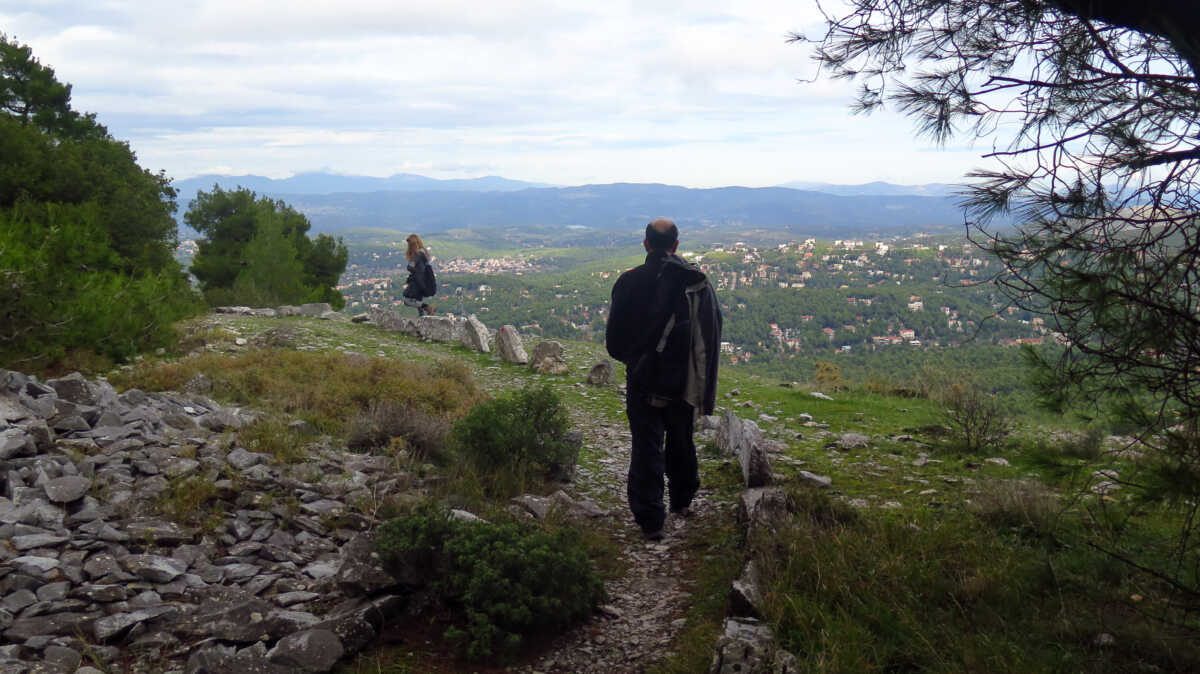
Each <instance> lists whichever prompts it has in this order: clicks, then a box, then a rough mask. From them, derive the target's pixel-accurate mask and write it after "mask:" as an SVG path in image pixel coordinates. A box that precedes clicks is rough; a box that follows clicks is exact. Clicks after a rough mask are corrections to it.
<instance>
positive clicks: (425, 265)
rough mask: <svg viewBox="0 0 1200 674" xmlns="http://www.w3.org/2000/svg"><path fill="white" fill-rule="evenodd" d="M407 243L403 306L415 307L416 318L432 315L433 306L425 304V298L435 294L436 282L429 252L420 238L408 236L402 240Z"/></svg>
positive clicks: (414, 235)
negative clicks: (406, 278)
mask: <svg viewBox="0 0 1200 674" xmlns="http://www.w3.org/2000/svg"><path fill="white" fill-rule="evenodd" d="M404 240H405V241H406V242H407V243H408V251H407V252H405V256H406V257H407V258H408V280H407V281H405V283H404V297H403V300H404V305H405V306H409V307H415V308H416V310H417V315H418V316H428V315H430V314H432V313H433V310H434V306H433V305H431V304H426V303H425V298H426V297H431V296H433V295H435V294H436V293H437V281H436V280H435V279H434V277H433V267H432V266H431V265H430V262H429V251H428V250H426V249H425V244H424V243H422V242H421V237H419V236H417V235H416V234H409V235H408V237H407V238H405V239H404Z"/></svg>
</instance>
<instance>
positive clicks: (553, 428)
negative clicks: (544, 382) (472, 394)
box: [451, 386, 571, 476]
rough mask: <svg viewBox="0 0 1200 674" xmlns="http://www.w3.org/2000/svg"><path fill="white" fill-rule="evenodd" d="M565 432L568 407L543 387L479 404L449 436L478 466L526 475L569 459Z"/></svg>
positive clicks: (555, 394) (490, 470)
mask: <svg viewBox="0 0 1200 674" xmlns="http://www.w3.org/2000/svg"><path fill="white" fill-rule="evenodd" d="M566 434H567V411H566V408H565V407H563V404H562V401H561V400H560V399H559V396H558V394H557V393H555V392H554V390H553V389H551V388H550V387H549V386H541V387H538V388H526V389H521V390H517V391H512V392H510V393H507V394H504V395H501V396H499V397H497V398H494V399H492V400H488V401H485V402H482V403H479V404H478V405H476V406H475V407H474V408H472V409H471V411H470V412H468V413H467V415H466V416H464V417H463V418H461V419H459V420H458V421H456V422H455V424H454V428H453V430H452V431H451V439H452V441H453V443H454V446H455V447H456V448H457V449H458V450H459V451H460V452H461V453H462V454H463V456H464V457H465V458H466V459H467V460H468V461H470V462H471V463H472V464H474V466H475V467H476V468H477V469H479V470H481V471H484V472H488V473H498V472H509V473H512V474H515V475H517V476H525V475H529V474H531V473H532V472H534V471H538V470H546V469H549V468H550V467H551V466H552V465H554V464H563V463H567V462H568V461H569V460H570V453H571V444H570V443H569V442H567V440H566Z"/></svg>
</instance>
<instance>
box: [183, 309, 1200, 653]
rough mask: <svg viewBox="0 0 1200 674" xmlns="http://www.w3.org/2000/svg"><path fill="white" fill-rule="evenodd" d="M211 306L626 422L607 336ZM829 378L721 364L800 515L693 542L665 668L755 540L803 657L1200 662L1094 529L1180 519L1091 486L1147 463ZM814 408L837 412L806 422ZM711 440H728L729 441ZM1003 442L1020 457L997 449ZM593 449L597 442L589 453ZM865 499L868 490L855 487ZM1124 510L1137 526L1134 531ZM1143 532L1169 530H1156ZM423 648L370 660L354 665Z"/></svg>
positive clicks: (226, 331)
mask: <svg viewBox="0 0 1200 674" xmlns="http://www.w3.org/2000/svg"><path fill="white" fill-rule="evenodd" d="M203 320H204V321H205V322H206V323H209V324H211V323H213V322H214V321H215V322H217V323H219V324H220V325H219V327H216V328H212V329H208V330H207V331H205V332H204V334H205V335H206V337H207V339H208V340H209V341H210V342H212V341H215V342H217V343H218V344H221V345H224V346H226V347H228V348H229V349H230V350H233V351H237V350H240V349H239V347H236V346H234V345H233V343H232V340H233V339H234V338H235V337H243V338H250V339H252V338H253V337H254V336H255V335H256V334H260V333H263V332H265V331H267V330H270V329H273V328H278V327H279V326H281V325H286V326H288V327H289V329H291V330H292V331H293V332H294V333H296V334H297V335H299V337H298V338H297V340H296V342H297V344H300V345H302V346H301V348H305V349H316V350H323V351H330V352H334V351H348V352H356V353H360V354H363V355H366V356H368V357H371V358H381V359H386V360H389V361H401V362H412V363H417V362H432V361H436V360H439V359H450V360H453V361H456V362H459V363H463V364H466V365H467V366H469V367H470V369H471V370H472V372H473V374H474V376H475V378H476V381H477V382H478V383H479V385H480V386H481V387H482V388H483V389H485V390H489V391H500V390H504V389H509V388H513V387H518V386H521V385H524V384H527V383H531V382H546V383H549V384H550V385H551V386H552V387H553V388H555V389H556V390H557V391H558V392H559V393H560V394H561V395H562V396H563V399H564V401H565V402H566V404H567V405H568V406H569V407H570V408H571V409H572V411H573V421H574V422H575V423H589V420H592V421H594V420H602V421H603V422H605V423H610V424H616V425H620V424H623V414H622V401H621V399H620V396H619V394H618V392H617V391H616V389H615V388H612V389H608V390H602V391H597V390H596V389H594V388H591V387H586V386H581V385H579V382H580V381H582V379H583V378H584V377H585V376H586V372H587V369H588V368H589V367H590V366H591V365H592V364H593V363H594V362H595V360H596V359H597V358H598V357H601V356H602V355H603V352H602V349H603V347H602V346H600V345H597V344H590V343H574V342H568V343H566V346H567V356H568V361H569V364H570V367H571V372H572V374H571V375H570V376H566V377H556V376H541V375H537V374H536V373H533V372H532V371H531V370H530V369H529V368H526V367H519V366H515V365H510V364H507V363H502V362H500V361H499V360H498V359H497V358H495V356H494V355H484V354H476V353H473V352H470V351H468V350H466V349H465V348H462V347H459V346H448V345H441V344H430V343H423V342H420V341H417V340H413V339H409V338H405V337H400V336H396V335H391V334H387V333H382V332H380V331H378V330H375V329H374V328H371V327H368V326H360V325H353V324H342V323H333V322H323V321H316V320H311V319H297V318H292V319H256V318H245V317H230V316H222V317H219V318H218V317H211V316H210V317H206V318H205V319H203ZM185 362H186V361H185ZM620 370H621V368H620V367H618V375H619V376H620V375H621V374H622V373H621V372H620ZM735 390H736V394H734V391H735ZM830 393H832V395H833V397H834V398H835V400H833V401H824V400H819V399H817V398H814V397H813V396H811V395H810V394H809V387H807V386H802V387H799V388H794V387H784V386H782V385H780V383H779V382H774V381H771V380H769V379H766V378H763V377H759V376H754V375H749V374H745V373H743V372H739V371H736V370H726V371H724V372H722V378H721V388H720V395H721V398H720V403H719V404H723V405H725V406H727V407H729V408H730V409H732V410H734V411H735V412H736V413H737V414H739V415H740V416H743V417H745V418H750V419H760V416H759V415H761V414H765V415H769V416H770V417H775V418H776V419H777V420H778V421H769V420H762V421H760V423H761V425H762V426H763V427H764V430H765V431H766V435H767V437H768V438H771V439H773V440H775V441H777V442H779V443H781V444H782V446H783V447H784V452H783V454H782V455H780V456H778V457H777V458H776V460H775V462H774V467H775V469H776V472H777V473H778V474H779V475H780V476H781V478H782V484H783V485H784V486H785V488H787V489H789V490H790V492H791V493H792V496H793V507H794V510H795V512H796V516H795V519H794V522H793V525H792V526H791V527H790V528H789V529H788V530H787V531H786V532H785V535H782V536H778V537H775V538H774V539H772V540H770V541H750V546H749V548H746V549H737V548H736V547H735V543H736V538H737V537H736V534H734V533H733V530H732V529H731V528H729V529H722V530H720V531H715V532H711V540H709V541H707V542H703V541H693V542H692V544H693V545H698V546H702V545H707V546H709V547H707V548H705V550H708V551H709V553H708V554H707V555H701V556H703V557H704V558H705V559H704V561H703V562H701V563H699V564H697V565H696V566H694V567H692V568H689V569H688V573H689V574H692V578H691V579H690V580H691V581H692V582H693V587H694V588H695V590H694V591H695V593H696V594H695V609H694V610H693V613H692V615H690V616H689V627H688V629H687V630H686V631H685V634H684V637H683V638H682V639H681V643H680V644H679V645H678V646H679V648H678V649H677V650H678V655H677V656H676V658H675V659H674V660H672V661H670V662H668V663H667V664H665V665H663V666H662V667H660V668H659V671H663V672H671V671H674V672H685V671H697V668H698V667H704V666H706V663H705V659H706V657H708V655H709V654H711V646H712V642H713V639H714V638H715V635H716V628H717V625H719V621H720V617H721V616H722V615H723V612H724V609H725V592H726V589H727V587H728V580H729V578H730V577H731V575H733V574H736V572H737V570H738V567H739V566H740V561H738V560H740V559H741V558H742V556H743V555H745V554H746V553H747V552H748V553H749V554H751V555H752V556H754V557H755V558H757V559H758V560H759V561H760V563H761V564H762V566H763V568H764V571H765V573H766V576H767V579H768V583H769V586H770V591H769V592H768V603H767V617H768V618H769V619H770V620H771V622H772V623H773V624H774V625H775V626H776V627H777V629H778V632H779V635H780V638H781V640H782V641H783V643H784V645H785V646H787V647H789V648H791V649H792V650H793V651H794V652H796V654H797V655H798V656H799V657H800V659H801V662H802V664H803V668H804V670H805V671H821V672H825V671H830V672H833V671H836V672H858V671H876V670H884V671H939V672H959V671H979V672H994V671H1045V672H1054V671H1097V672H1099V671H1180V672H1182V671H1197V670H1198V669H1200V656H1198V655H1197V653H1196V647H1195V645H1194V644H1193V643H1192V641H1191V640H1190V639H1189V638H1188V636H1189V635H1190V633H1188V632H1185V631H1182V630H1180V629H1178V628H1177V627H1175V626H1171V625H1169V624H1166V623H1162V622H1158V621H1157V618H1158V617H1168V618H1177V617H1178V616H1179V614H1178V613H1173V612H1171V611H1169V610H1167V608H1166V605H1167V602H1168V600H1169V599H1170V597H1171V596H1170V594H1169V593H1168V592H1167V591H1166V589H1165V588H1164V587H1163V586H1162V584H1161V583H1157V582H1154V581H1153V580H1151V579H1149V578H1147V577H1145V576H1134V575H1132V574H1131V573H1130V570H1129V567H1128V566H1126V565H1123V564H1119V563H1116V562H1114V561H1113V559H1112V558H1111V557H1109V556H1107V555H1105V554H1102V553H1100V552H1098V551H1097V550H1096V549H1094V548H1093V547H1091V546H1089V542H1099V543H1100V544H1104V543H1105V542H1106V541H1110V540H1116V541H1123V543H1122V544H1130V543H1131V541H1132V544H1134V545H1136V544H1137V543H1138V542H1139V539H1138V537H1140V536H1141V534H1136V533H1135V534H1130V533H1129V531H1130V529H1127V528H1124V526H1125V524H1127V523H1129V522H1138V523H1140V524H1141V525H1143V526H1141V527H1140V528H1139V529H1138V531H1148V532H1159V533H1161V532H1163V531H1167V530H1169V528H1170V526H1171V525H1172V524H1173V520H1172V519H1171V517H1170V516H1168V515H1166V514H1164V512H1163V511H1160V510H1158V509H1156V508H1155V507H1153V506H1143V505H1139V504H1136V503H1135V502H1133V501H1131V500H1129V499H1127V498H1126V497H1124V496H1123V495H1122V494H1121V492H1119V491H1117V492H1112V493H1110V495H1106V496H1105V495H1098V494H1089V495H1087V496H1084V497H1082V498H1074V495H1076V494H1077V493H1078V491H1079V487H1080V486H1082V484H1083V481H1086V480H1088V479H1091V477H1092V476H1093V475H1094V471H1095V470H1096V469H1098V468H1101V467H1106V468H1113V469H1116V470H1119V471H1129V470H1132V469H1133V466H1132V465H1131V464H1129V463H1127V462H1124V461H1123V460H1121V459H1118V458H1114V457H1113V456H1111V455H1104V454H1097V453H1095V452H1086V451H1078V450H1079V444H1080V442H1081V441H1080V440H1078V439H1075V440H1070V439H1062V440H1056V439H1054V438H1053V437H1052V436H1051V434H1050V433H1049V431H1048V430H1047V429H1045V428H1042V427H1026V428H1021V429H1020V430H1019V432H1018V433H1017V435H1016V439H1015V440H1014V441H1010V442H1008V443H1005V444H1004V445H1002V446H997V447H995V448H994V451H989V452H988V453H987V454H986V455H982V456H981V455H968V454H961V453H958V452H956V451H954V450H953V449H952V448H950V447H949V446H947V445H945V443H943V442H941V441H940V440H939V439H938V438H937V437H936V436H935V435H931V434H930V432H929V431H931V429H933V428H935V427H936V426H937V425H938V424H939V423H940V415H939V410H938V408H937V407H936V406H935V405H934V404H933V403H932V402H930V401H929V400H925V399H918V398H899V397H889V396H883V395H878V394H873V393H868V392H860V391H836V392H835V391H830ZM746 402H749V403H750V405H749V406H744V404H745V403H746ZM801 414H809V415H812V417H813V419H814V423H816V424H819V426H809V425H804V424H803V423H802V422H801V421H800V420H799V415H801ZM301 416H303V415H301ZM845 432H855V433H862V434H865V435H868V436H870V437H871V438H872V439H871V443H870V446H869V447H868V448H866V449H855V450H851V451H843V450H841V449H837V448H834V447H831V446H830V445H831V443H832V441H833V440H834V439H835V438H834V437H833V436H832V435H826V433H828V434H840V433H845ZM902 436H911V437H902ZM701 451H702V452H703V453H704V454H705V455H706V456H709V457H713V456H714V455H715V449H714V448H713V447H711V446H705V447H702V449H701ZM990 457H997V458H1004V459H1005V460H1006V461H1007V462H1008V465H1003V464H1002V462H989V461H986V460H985V459H987V458H990ZM595 458H596V457H591V456H587V455H585V456H584V457H582V461H583V464H584V465H585V466H587V465H588V464H589V462H590V461H594V460H595ZM706 466H707V467H706V469H705V475H704V480H705V482H706V485H707V486H708V487H709V488H710V489H711V490H712V493H713V495H714V497H715V498H718V499H728V500H733V499H736V497H737V495H738V493H739V492H740V487H739V486H738V485H737V470H736V467H735V466H734V465H733V464H732V463H731V462H728V461H727V462H708V463H707V464H706ZM799 470H807V471H811V472H814V473H818V474H822V475H828V476H830V477H832V479H833V483H834V487H833V489H832V490H831V491H825V492H822V493H812V492H809V491H807V490H805V489H804V488H802V487H799V486H797V481H796V480H793V479H792V476H794V475H795V474H796V472H797V471H799ZM1046 483H1049V484H1050V487H1051V488H1054V489H1057V491H1052V490H1051V489H1050V488H1047V487H1046V486H1045V485H1046ZM852 500H853V501H855V502H856V503H857V507H856V508H855V509H850V508H848V506H846V505H845V504H846V503H847V502H849V501H852ZM610 505H613V504H610ZM615 505H617V506H619V505H620V504H615ZM1066 506H1071V507H1070V508H1069V509H1068V508H1067V507H1066ZM1119 528H1120V529H1121V530H1122V531H1124V532H1125V534H1124V536H1125V537H1124V538H1120V537H1119V536H1116V534H1117V533H1119V532H1118V529H1119ZM1131 536H1132V537H1133V538H1130V537H1131ZM1141 542H1147V543H1149V542H1152V541H1151V539H1150V537H1149V536H1147V537H1146V538H1145V540H1142V541H1141ZM698 557H700V556H698ZM1192 626H1193V627H1194V625H1192ZM393 666H394V667H395V668H394V669H393V668H390V667H393ZM412 666H413V665H412V663H411V662H410V663H408V664H404V663H402V662H401V663H398V664H395V665H386V666H385V665H383V664H380V665H379V666H378V667H377V668H375V669H370V668H367V669H363V668H362V666H361V665H360V666H359V667H358V668H356V669H355V670H353V671H396V672H399V671H406V670H405V669H404V667H412ZM413 671H415V670H413Z"/></svg>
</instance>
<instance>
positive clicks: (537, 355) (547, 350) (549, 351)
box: [529, 340, 566, 363]
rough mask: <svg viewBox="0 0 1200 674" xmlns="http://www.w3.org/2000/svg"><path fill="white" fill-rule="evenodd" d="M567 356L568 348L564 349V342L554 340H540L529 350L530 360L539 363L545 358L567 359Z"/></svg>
mask: <svg viewBox="0 0 1200 674" xmlns="http://www.w3.org/2000/svg"><path fill="white" fill-rule="evenodd" d="M565 356H566V350H565V349H563V345H562V342H557V341H554V340H548V341H543V342H538V343H537V344H534V345H533V350H532V351H530V352H529V360H530V362H533V363H537V362H539V361H541V360H542V359H543V358H552V359H555V360H566V358H565Z"/></svg>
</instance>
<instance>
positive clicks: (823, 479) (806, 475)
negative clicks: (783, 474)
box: [796, 470, 833, 488]
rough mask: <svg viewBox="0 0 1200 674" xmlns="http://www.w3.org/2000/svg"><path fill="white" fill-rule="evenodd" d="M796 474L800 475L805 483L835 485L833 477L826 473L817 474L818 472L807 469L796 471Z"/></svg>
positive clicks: (823, 485)
mask: <svg viewBox="0 0 1200 674" xmlns="http://www.w3.org/2000/svg"><path fill="white" fill-rule="evenodd" d="M796 476H797V477H799V478H800V479H801V480H803V481H804V482H805V483H807V484H810V485H813V486H816V487H822V488H824V487H829V486H831V485H833V478H831V477H828V476H826V475H817V474H816V473H810V472H808V471H807V470H801V471H798V472H797V473H796Z"/></svg>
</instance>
